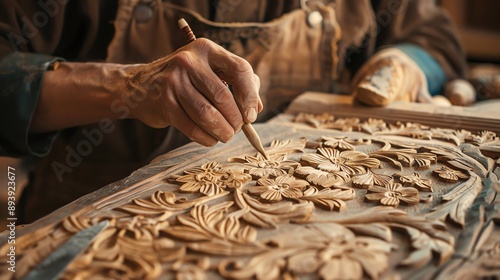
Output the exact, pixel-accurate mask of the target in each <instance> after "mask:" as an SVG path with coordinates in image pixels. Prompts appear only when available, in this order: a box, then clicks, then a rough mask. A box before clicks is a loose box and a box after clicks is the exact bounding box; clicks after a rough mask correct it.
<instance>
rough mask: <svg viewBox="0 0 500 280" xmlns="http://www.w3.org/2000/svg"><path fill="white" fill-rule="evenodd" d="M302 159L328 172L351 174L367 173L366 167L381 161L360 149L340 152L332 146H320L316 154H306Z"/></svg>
mask: <svg viewBox="0 0 500 280" xmlns="http://www.w3.org/2000/svg"><path fill="white" fill-rule="evenodd" d="M302 160H303V161H305V162H307V163H308V164H309V165H311V166H313V167H315V168H318V169H319V170H322V171H327V172H338V171H343V172H346V173H347V174H349V175H354V174H363V173H366V168H367V167H370V168H376V167H378V166H379V164H380V162H379V161H378V160H377V159H374V158H370V157H369V156H368V155H366V154H364V153H362V152H358V151H343V152H339V151H338V150H335V149H330V148H319V149H318V150H317V153H316V154H305V155H303V156H302Z"/></svg>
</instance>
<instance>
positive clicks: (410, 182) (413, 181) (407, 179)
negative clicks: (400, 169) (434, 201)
mask: <svg viewBox="0 0 500 280" xmlns="http://www.w3.org/2000/svg"><path fill="white" fill-rule="evenodd" d="M399 180H400V181H401V183H403V184H404V186H407V187H418V188H420V189H421V190H423V191H431V192H432V191H433V190H432V185H431V184H432V181H431V180H429V179H424V178H422V177H420V174H418V173H413V174H412V175H408V176H401V177H399Z"/></svg>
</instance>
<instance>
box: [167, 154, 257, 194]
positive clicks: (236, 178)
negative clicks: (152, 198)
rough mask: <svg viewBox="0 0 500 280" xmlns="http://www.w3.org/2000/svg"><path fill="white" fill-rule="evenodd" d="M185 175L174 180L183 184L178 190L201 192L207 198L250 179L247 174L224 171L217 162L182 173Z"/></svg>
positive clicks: (239, 185) (237, 186) (236, 186)
mask: <svg viewBox="0 0 500 280" xmlns="http://www.w3.org/2000/svg"><path fill="white" fill-rule="evenodd" d="M184 173H185V175H181V176H179V177H177V178H176V181H177V182H181V183H184V184H183V185H182V186H181V187H180V190H181V191H184V192H198V191H199V192H201V193H203V194H205V195H207V196H214V195H217V194H219V193H221V192H222V191H223V190H224V189H226V188H239V187H241V186H242V185H243V184H245V183H247V182H249V181H250V180H251V179H252V178H251V176H250V175H248V174H244V173H242V172H238V171H235V170H231V171H228V170H225V169H223V168H222V167H220V166H219V163H217V162H213V161H212V162H208V163H205V164H203V165H202V166H201V167H199V168H194V169H191V170H189V171H184Z"/></svg>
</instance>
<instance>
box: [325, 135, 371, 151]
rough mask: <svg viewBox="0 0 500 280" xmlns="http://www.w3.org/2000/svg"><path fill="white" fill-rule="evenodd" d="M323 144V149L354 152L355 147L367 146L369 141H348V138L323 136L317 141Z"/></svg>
mask: <svg viewBox="0 0 500 280" xmlns="http://www.w3.org/2000/svg"><path fill="white" fill-rule="evenodd" d="M319 141H321V142H322V143H323V147H327V148H333V149H339V150H354V149H355V146H359V145H369V144H370V143H371V141H370V140H369V139H368V140H363V139H349V138H348V137H335V136H333V137H331V136H323V137H321V138H320V139H319Z"/></svg>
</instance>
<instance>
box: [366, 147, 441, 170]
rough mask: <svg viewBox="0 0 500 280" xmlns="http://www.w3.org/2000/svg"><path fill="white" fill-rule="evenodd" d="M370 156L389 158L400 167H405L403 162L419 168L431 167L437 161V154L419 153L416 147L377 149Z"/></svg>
mask: <svg viewBox="0 0 500 280" xmlns="http://www.w3.org/2000/svg"><path fill="white" fill-rule="evenodd" d="M370 157H373V158H378V159H381V160H387V161H389V162H391V163H392V164H394V165H395V166H397V167H399V168H400V169H403V164H404V165H406V166H415V167H417V168H419V169H429V168H430V166H431V164H432V163H436V162H437V157H436V155H435V154H432V153H419V152H417V151H416V150H415V149H399V150H388V151H377V152H373V153H370Z"/></svg>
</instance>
